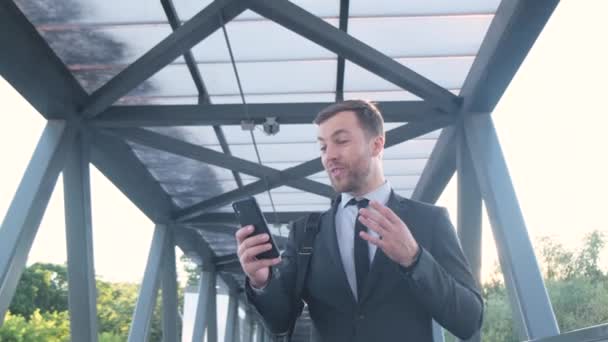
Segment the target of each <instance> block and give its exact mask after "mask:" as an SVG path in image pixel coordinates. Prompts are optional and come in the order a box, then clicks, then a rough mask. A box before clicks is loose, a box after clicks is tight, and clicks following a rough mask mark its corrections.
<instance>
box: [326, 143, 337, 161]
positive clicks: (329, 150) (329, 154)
mask: <svg viewBox="0 0 608 342" xmlns="http://www.w3.org/2000/svg"><path fill="white" fill-rule="evenodd" d="M337 158H338V150H337V149H335V148H333V147H330V146H327V147H325V159H327V160H335V159H337Z"/></svg>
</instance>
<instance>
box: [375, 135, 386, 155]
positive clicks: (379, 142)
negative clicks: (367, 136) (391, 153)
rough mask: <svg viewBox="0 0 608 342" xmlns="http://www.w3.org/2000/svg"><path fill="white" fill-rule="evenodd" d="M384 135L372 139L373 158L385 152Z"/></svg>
mask: <svg viewBox="0 0 608 342" xmlns="http://www.w3.org/2000/svg"><path fill="white" fill-rule="evenodd" d="M384 141H385V138H384V134H382V135H379V136H377V137H374V138H373V139H372V156H374V157H377V156H378V155H380V154H381V153H382V151H383V150H384Z"/></svg>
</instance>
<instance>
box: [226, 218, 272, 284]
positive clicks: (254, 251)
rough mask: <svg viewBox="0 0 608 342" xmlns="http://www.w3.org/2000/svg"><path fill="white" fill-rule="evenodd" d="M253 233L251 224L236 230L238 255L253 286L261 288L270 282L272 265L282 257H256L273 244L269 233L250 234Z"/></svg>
mask: <svg viewBox="0 0 608 342" xmlns="http://www.w3.org/2000/svg"><path fill="white" fill-rule="evenodd" d="M252 233H253V226H251V225H249V226H245V227H242V228H241V229H239V230H238V231H237V232H236V234H235V236H236V242H237V255H238V256H239V262H240V263H241V267H242V268H243V271H244V272H245V274H246V275H247V277H248V278H249V283H250V284H251V286H253V287H254V288H257V289H261V288H264V287H265V286H266V285H267V284H268V281H269V278H270V266H274V265H277V264H279V263H280V262H281V257H278V258H274V259H258V258H256V255H258V254H260V253H263V252H266V251H269V250H270V249H271V248H272V245H271V244H270V242H269V239H270V237H269V236H268V234H260V235H255V236H250V235H251V234H252Z"/></svg>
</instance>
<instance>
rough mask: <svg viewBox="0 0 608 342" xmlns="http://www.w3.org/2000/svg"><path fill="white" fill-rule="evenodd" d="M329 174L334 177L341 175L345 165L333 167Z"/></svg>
mask: <svg viewBox="0 0 608 342" xmlns="http://www.w3.org/2000/svg"><path fill="white" fill-rule="evenodd" d="M329 174H330V175H331V176H332V177H334V178H335V177H340V176H342V175H343V174H344V168H343V167H333V168H331V169H330V170H329Z"/></svg>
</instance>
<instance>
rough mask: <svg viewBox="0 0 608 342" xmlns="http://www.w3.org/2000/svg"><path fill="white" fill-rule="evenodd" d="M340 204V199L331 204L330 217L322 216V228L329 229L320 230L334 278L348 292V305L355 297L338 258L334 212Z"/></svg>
mask: <svg viewBox="0 0 608 342" xmlns="http://www.w3.org/2000/svg"><path fill="white" fill-rule="evenodd" d="M339 203H340V198H339V197H338V199H336V200H335V201H334V203H332V211H331V213H330V214H331V215H324V217H323V222H321V223H322V225H321V226H322V227H325V228H329V229H322V230H321V233H322V234H325V236H324V237H323V241H325V243H326V245H325V248H326V249H327V250H328V252H329V255H330V259H331V262H333V264H334V268H335V269H336V270H337V273H335V274H336V276H337V277H338V278H339V279H340V280H339V281H340V282H342V285H343V286H344V288H347V289H348V291H344V292H345V293H346V292H348V294H347V296H348V301H349V302H350V304H354V303H356V300H355V296H354V294H353V292H352V289H351V288H350V285H349V283H348V279H347V278H346V271H344V265H343V264H342V257H341V256H340V247H339V246H338V236H337V235H336V234H337V232H336V211H337V209H338V204H339Z"/></svg>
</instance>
